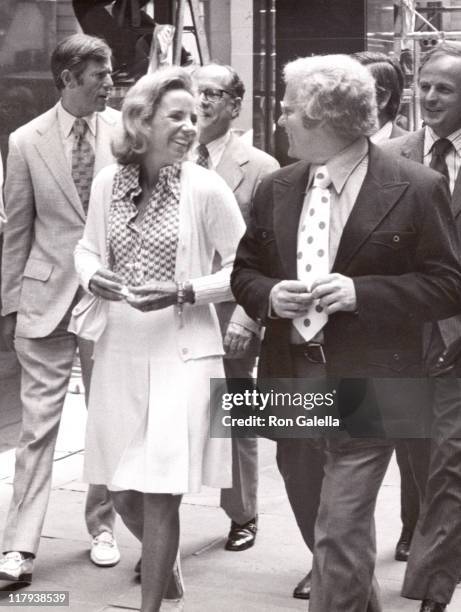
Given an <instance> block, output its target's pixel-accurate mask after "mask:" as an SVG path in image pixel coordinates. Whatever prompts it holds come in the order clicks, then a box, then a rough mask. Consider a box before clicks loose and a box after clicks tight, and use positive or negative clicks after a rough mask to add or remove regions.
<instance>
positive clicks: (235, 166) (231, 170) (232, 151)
mask: <svg viewBox="0 0 461 612" xmlns="http://www.w3.org/2000/svg"><path fill="white" fill-rule="evenodd" d="M246 163H248V154H247V151H246V150H245V147H243V146H242V145H241V144H240V143H239V139H238V137H237V136H236V135H235V134H232V133H231V135H230V138H229V142H228V143H227V145H226V148H225V149H224V152H223V154H222V157H221V160H220V162H219V164H218V166H217V168H216V171H217V173H218V174H219V175H220V176H221V177H222V178H223V179H224V180H225V181H226V183H227V184H228V185H229V187H230V188H231V189H232V191H234V192H235V191H236V190H237V188H238V186H239V185H240V183H241V182H242V181H243V179H244V176H245V175H244V172H243V170H242V166H243V165H244V164H246Z"/></svg>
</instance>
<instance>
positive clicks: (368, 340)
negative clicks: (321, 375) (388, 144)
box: [231, 144, 461, 378]
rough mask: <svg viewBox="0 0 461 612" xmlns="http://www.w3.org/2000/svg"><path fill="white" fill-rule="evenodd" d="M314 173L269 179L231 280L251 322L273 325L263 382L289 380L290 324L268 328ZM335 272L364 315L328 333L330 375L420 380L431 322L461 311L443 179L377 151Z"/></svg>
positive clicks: (344, 319)
mask: <svg viewBox="0 0 461 612" xmlns="http://www.w3.org/2000/svg"><path fill="white" fill-rule="evenodd" d="M308 170H309V166H308V164H307V163H305V162H298V163H295V164H292V165H291V166H288V167H286V168H282V169H281V170H278V171H277V172H275V173H273V174H271V175H270V176H268V177H267V178H265V179H263V181H262V183H261V185H260V187H259V189H258V191H257V193H256V196H255V199H254V205H253V210H252V216H251V219H250V223H249V225H248V228H247V231H246V233H245V235H244V237H243V238H242V240H241V242H240V245H239V248H238V251H237V257H236V260H235V264H234V270H233V273H232V281H231V282H232V290H233V292H234V295H235V297H236V299H237V302H238V303H239V304H241V305H242V306H243V307H244V308H245V310H246V312H247V313H248V315H249V316H250V317H252V318H253V319H255V320H259V321H261V323H262V324H264V325H266V334H265V337H264V341H263V343H262V352H261V360H260V367H259V376H260V377H263V378H264V377H291V376H292V374H293V371H292V367H291V358H290V351H289V338H290V329H291V325H292V323H291V321H290V320H287V319H278V318H269V317H268V305H269V294H270V291H271V289H272V287H273V286H274V285H275V284H276V283H278V282H279V281H280V280H283V279H295V278H296V236H297V228H298V222H299V216H300V213H301V209H302V205H303V199H304V193H305V189H306V183H307V177H308ZM332 271H333V272H338V273H341V274H344V275H346V276H349V277H351V278H353V279H354V284H355V289H356V294H357V306H358V308H357V312H356V313H346V312H340V313H336V314H334V315H332V316H330V318H329V320H328V323H327V325H326V326H325V328H324V334H325V342H324V349H325V353H326V358H327V369H328V373H329V374H331V375H333V376H342V377H354V376H355V377H369V376H376V377H395V376H402V377H415V376H420V375H422V374H423V369H422V325H423V322H424V321H428V320H436V319H440V318H445V317H448V316H451V315H452V314H454V313H455V312H457V311H459V309H460V296H459V286H460V285H459V282H460V279H461V274H460V265H459V261H458V239H457V235H456V232H455V230H454V223H453V215H452V212H451V210H450V203H449V193H448V189H447V185H446V181H445V179H444V178H443V177H442V176H441V175H440V174H438V173H436V172H434V171H432V170H431V169H428V168H424V167H421V165H418V164H415V163H413V162H409V161H407V160H403V159H402V158H401V157H392V156H390V155H387V154H386V153H384V152H383V151H382V150H381V149H380V148H378V147H376V146H374V145H372V144H370V152H369V166H368V172H367V175H366V177H365V180H364V183H363V185H362V188H361V190H360V193H359V195H358V197H357V201H356V203H355V205H354V208H353V210H352V212H351V215H350V217H349V219H348V221H347V224H346V226H345V228H344V231H343V235H342V237H341V241H340V245H339V249H338V253H337V256H336V260H335V262H334V265H333V269H332Z"/></svg>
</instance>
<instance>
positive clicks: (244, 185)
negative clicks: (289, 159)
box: [215, 132, 280, 334]
mask: <svg viewBox="0 0 461 612" xmlns="http://www.w3.org/2000/svg"><path fill="white" fill-rule="evenodd" d="M279 168H280V164H279V163H278V161H277V160H276V159H274V158H273V157H272V156H271V155H269V154H268V153H265V152H264V151H261V150H260V149H257V148H256V147H253V146H250V145H248V144H247V143H246V142H244V141H243V140H242V139H241V138H240V137H239V136H237V134H235V133H233V132H232V133H231V135H230V138H229V141H228V142H227V145H226V148H225V149H224V152H223V155H222V157H221V160H220V162H219V164H218V166H217V168H216V172H217V173H218V174H219V175H220V176H221V177H222V178H223V179H224V180H225V181H226V183H227V184H228V185H229V187H230V188H231V189H232V191H233V193H234V196H235V199H236V200H237V203H238V205H239V207H240V211H241V213H242V215H243V218H244V220H245V223H246V224H248V221H249V218H250V210H251V204H252V202H253V197H254V194H255V191H256V188H257V186H258V185H259V183H260V181H261V179H262V178H264V177H265V176H266V175H267V174H269V173H270V172H274V171H275V170H278V169H279ZM215 308H216V312H217V314H218V318H219V324H220V326H221V331H222V333H223V334H224V333H225V331H226V329H227V325H228V323H229V321H230V319H231V317H232V320H233V321H235V322H237V323H240V324H242V325H244V326H246V327H251V328H252V329H253V330H257V329H258V328H259V326H258V325H257V324H255V323H253V324H250V322H251V319H249V317H248V316H247V315H246V314H245V313H244V311H243V309H242V308H239V307H237V308H236V305H235V302H221V303H219V304H215Z"/></svg>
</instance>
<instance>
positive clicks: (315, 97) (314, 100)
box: [284, 55, 378, 139]
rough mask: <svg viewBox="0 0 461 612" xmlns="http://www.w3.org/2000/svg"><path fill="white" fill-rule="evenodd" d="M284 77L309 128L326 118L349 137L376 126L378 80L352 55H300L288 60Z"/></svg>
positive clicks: (366, 132) (356, 136)
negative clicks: (376, 86) (376, 84)
mask: <svg viewBox="0 0 461 612" xmlns="http://www.w3.org/2000/svg"><path fill="white" fill-rule="evenodd" d="M284 79H285V83H286V86H287V89H288V90H289V91H290V95H292V96H293V100H294V102H295V103H296V104H297V105H298V108H300V109H301V111H302V114H303V123H304V125H305V126H306V127H307V128H308V127H311V126H313V125H315V124H316V123H318V122H320V121H326V122H327V123H328V124H329V125H330V126H331V127H332V128H334V130H335V131H336V132H337V133H338V134H339V135H341V136H343V137H346V138H348V139H349V138H354V139H355V138H358V137H359V136H369V135H371V134H373V133H374V132H375V131H376V130H377V127H378V118H377V107H376V94H375V81H374V79H373V77H372V76H371V74H370V72H369V71H368V70H367V69H366V68H365V67H364V66H362V65H361V64H359V62H357V61H356V60H354V59H352V58H351V57H350V56H348V55H324V56H322V55H318V56H314V57H303V58H299V59H297V60H294V61H292V62H289V63H288V64H286V66H285V68H284Z"/></svg>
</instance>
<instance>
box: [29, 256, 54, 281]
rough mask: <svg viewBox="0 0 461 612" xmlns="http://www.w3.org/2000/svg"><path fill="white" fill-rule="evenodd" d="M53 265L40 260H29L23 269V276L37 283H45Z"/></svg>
mask: <svg viewBox="0 0 461 612" xmlns="http://www.w3.org/2000/svg"><path fill="white" fill-rule="evenodd" d="M53 268H54V266H53V264H51V263H48V262H47V261H42V260H41V259H29V261H28V262H27V264H26V267H25V269H24V276H27V278H34V279H35V280H39V281H47V280H48V279H49V278H50V276H51V272H52V271H53Z"/></svg>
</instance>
